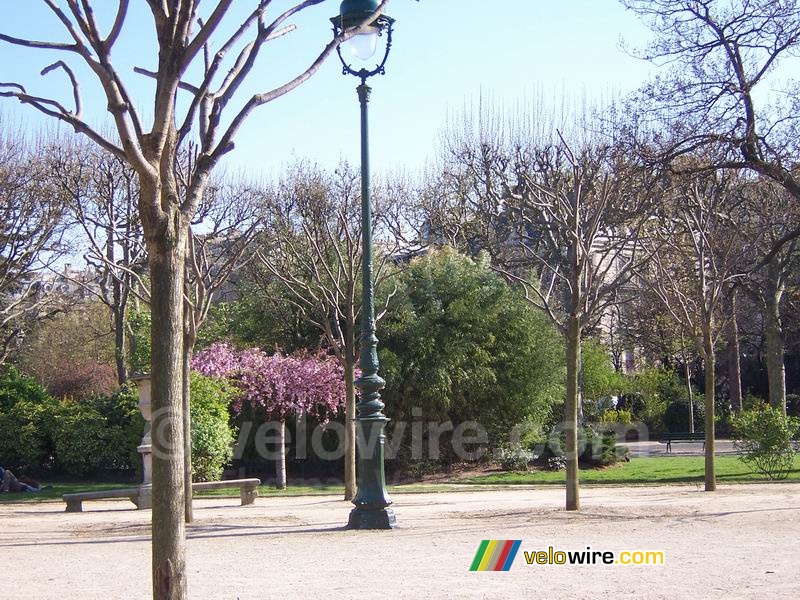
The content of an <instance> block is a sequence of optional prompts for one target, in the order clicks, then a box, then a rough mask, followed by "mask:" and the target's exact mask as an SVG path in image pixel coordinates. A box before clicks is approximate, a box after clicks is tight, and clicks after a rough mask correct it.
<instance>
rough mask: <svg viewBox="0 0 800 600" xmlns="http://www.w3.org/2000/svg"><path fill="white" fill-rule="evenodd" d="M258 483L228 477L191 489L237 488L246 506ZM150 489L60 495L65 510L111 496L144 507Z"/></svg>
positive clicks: (253, 497) (252, 499)
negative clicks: (64, 503) (65, 504)
mask: <svg viewBox="0 0 800 600" xmlns="http://www.w3.org/2000/svg"><path fill="white" fill-rule="evenodd" d="M259 485H261V480H260V479H255V478H254V479H229V480H227V481H204V482H202V483H193V484H192V490H193V491H195V492H204V491H208V490H220V489H225V488H239V490H240V494H241V499H242V506H246V505H248V504H253V503H254V502H255V500H256V497H257V496H258V486H259ZM151 489H152V488H151V486H149V485H146V486H140V487H135V488H125V489H120V490H105V491H99V492H75V493H74V494H64V495H63V496H62V497H63V499H64V502H66V503H67V512H82V511H83V503H84V502H86V501H89V500H107V499H111V498H128V499H129V500H130V501H131V502H133V503H134V504H135V505H136V507H137V508H139V509H145V508H150V507H151Z"/></svg>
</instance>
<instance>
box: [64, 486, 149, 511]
mask: <svg viewBox="0 0 800 600" xmlns="http://www.w3.org/2000/svg"><path fill="white" fill-rule="evenodd" d="M62 498H63V499H64V502H66V503H67V512H82V511H83V503H84V502H86V501H88V500H108V499H111V498H127V499H128V500H130V501H131V502H133V503H134V504H135V505H136V508H139V509H145V508H150V507H151V504H150V498H151V494H150V486H141V487H135V488H125V489H121V490H103V491H99V492H75V493H74V494H64V495H63V496H62Z"/></svg>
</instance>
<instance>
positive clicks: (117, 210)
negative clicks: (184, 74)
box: [48, 141, 149, 385]
mask: <svg viewBox="0 0 800 600" xmlns="http://www.w3.org/2000/svg"><path fill="white" fill-rule="evenodd" d="M48 165H49V170H48V172H49V177H50V178H51V179H52V181H53V184H54V186H55V187H56V188H57V189H59V190H60V191H61V192H62V194H63V195H64V196H65V202H66V204H67V206H69V209H70V213H71V214H72V217H73V219H74V220H75V222H76V224H77V226H78V229H79V230H80V232H81V234H82V236H81V237H82V238H83V239H84V240H85V242H86V246H84V247H85V248H86V251H85V252H84V254H83V258H84V260H85V261H86V263H87V264H88V265H89V266H90V267H91V268H93V269H94V270H95V271H96V273H97V277H96V278H95V279H93V280H92V281H91V282H89V283H88V285H87V284H86V283H83V282H80V281H75V282H74V283H76V284H78V285H81V286H82V287H83V288H84V289H85V290H86V291H87V292H89V293H91V294H92V295H94V296H96V297H97V298H98V299H99V300H100V301H101V302H102V303H103V304H105V305H106V307H108V310H109V311H110V313H111V318H112V328H113V331H114V348H115V351H114V356H115V362H116V369H117V380H118V382H119V384H120V385H122V384H123V383H125V382H126V381H127V379H128V339H127V338H128V322H127V310H128V303H129V301H130V298H131V295H132V294H134V293H136V290H146V289H147V288H146V286H145V285H143V282H142V279H141V275H142V273H143V271H144V270H145V269H146V265H147V253H146V249H145V245H144V239H143V237H142V227H141V223H140V221H139V212H138V201H139V186H138V182H137V179H136V173H135V172H134V170H133V169H132V168H131V167H130V166H129V165H128V163H127V162H125V161H123V160H121V159H120V158H118V157H116V156H114V155H112V154H109V153H107V152H105V151H104V150H102V149H100V148H98V147H97V146H94V145H91V144H90V143H88V142H86V141H84V142H83V143H73V144H70V143H68V142H66V141H61V142H59V143H57V144H56V145H54V146H53V147H51V148H50V151H49V157H48ZM137 283H139V284H140V285H136V284H137ZM143 293H144V294H147V295H149V293H148V292H147V291H145V292H143ZM145 299H146V298H145Z"/></svg>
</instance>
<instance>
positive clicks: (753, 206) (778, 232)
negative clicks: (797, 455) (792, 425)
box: [741, 181, 800, 411]
mask: <svg viewBox="0 0 800 600" xmlns="http://www.w3.org/2000/svg"><path fill="white" fill-rule="evenodd" d="M746 202H747V221H746V223H745V224H744V226H743V227H742V229H741V233H742V234H743V236H742V243H743V244H746V246H747V250H748V258H749V260H750V261H751V262H752V263H753V264H754V265H756V266H755V268H754V269H753V271H752V273H751V274H750V276H749V277H748V279H747V281H745V282H744V286H743V289H744V290H745V292H747V294H748V295H749V296H750V298H751V300H752V301H753V302H754V303H755V305H756V306H757V307H759V308H760V311H761V313H762V314H763V325H764V342H765V346H766V365H767V379H768V382H769V401H770V404H771V405H772V406H773V407H775V408H778V409H780V410H783V411H786V367H785V364H784V353H785V345H786V341H785V334H784V330H783V329H784V328H783V315H782V313H783V308H784V306H785V304H786V299H785V293H786V288H787V285H788V284H789V282H790V281H791V277H792V275H793V273H794V272H795V270H796V268H797V265H798V264H799V263H798V261H800V255H799V254H798V244H799V243H800V240H798V239H797V238H795V239H792V240H790V241H788V242H785V243H780V244H779V242H780V241H781V240H783V239H785V238H787V233H788V232H790V231H791V230H792V229H793V228H794V227H795V226H796V223H797V222H798V221H799V220H800V206H798V203H797V202H796V201H794V199H793V198H792V197H791V196H790V195H789V194H788V193H787V192H786V191H785V190H784V189H783V188H782V187H781V186H778V185H776V184H774V183H771V182H768V181H762V182H759V184H757V185H753V186H751V187H750V188H749V189H748V194H747V197H746Z"/></svg>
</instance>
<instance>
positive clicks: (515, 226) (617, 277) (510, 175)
mask: <svg viewBox="0 0 800 600" xmlns="http://www.w3.org/2000/svg"><path fill="white" fill-rule="evenodd" d="M482 133H483V132H479V135H478V137H477V138H475V137H473V136H467V137H465V138H463V139H461V140H460V141H459V142H458V143H455V144H451V145H450V148H449V160H447V161H446V169H447V171H446V177H445V179H446V180H448V181H450V186H449V190H450V195H451V197H452V199H453V200H452V202H450V206H449V207H448V209H447V210H445V211H440V215H444V216H443V217H440V218H441V219H442V221H443V222H445V223H447V229H446V231H447V232H449V233H447V234H446V237H447V238H451V239H453V240H456V241H457V242H460V245H461V246H462V247H465V249H467V251H470V252H475V251H477V250H479V249H485V250H487V251H488V252H489V253H490V255H491V256H492V262H493V265H494V268H495V269H496V270H498V271H499V272H501V273H502V274H504V275H505V276H506V277H507V278H508V279H509V280H510V281H512V282H515V283H517V284H518V285H520V286H521V287H522V288H523V289H524V292H525V297H526V298H527V299H528V300H529V301H530V302H531V303H533V304H534V305H535V306H537V307H539V308H541V309H542V310H543V311H545V313H546V314H547V315H549V317H550V319H551V320H552V321H553V323H554V324H555V325H556V327H557V328H558V329H559V331H560V332H561V333H562V335H563V336H564V339H565V340H566V365H567V390H566V402H565V413H564V428H565V430H566V431H565V433H566V453H567V491H566V508H567V510H579V509H580V490H579V485H578V451H577V449H578V431H577V430H578V423H579V410H580V387H581V386H580V370H581V341H582V338H583V336H584V334H585V332H586V331H588V330H590V329H593V328H595V327H597V326H598V325H601V322H602V321H603V319H604V317H605V316H607V315H608V314H609V312H608V311H609V308H610V307H611V306H612V305H613V304H614V303H615V302H617V301H619V300H620V299H621V297H622V296H624V295H625V292H624V290H625V287H626V286H627V285H628V282H629V280H630V277H631V274H632V271H633V268H634V267H635V266H636V265H638V264H639V263H640V262H641V261H642V260H643V259H644V255H643V252H642V247H641V245H640V243H639V241H638V235H639V232H640V230H641V228H642V227H643V226H644V224H645V223H646V221H647V218H648V216H649V215H650V214H651V205H652V202H651V201H650V200H649V196H648V195H647V194H645V193H644V191H645V190H646V189H647V187H648V176H647V174H646V173H645V172H644V171H642V170H640V169H638V168H636V166H635V165H633V164H629V163H627V162H626V161H625V159H624V158H623V157H622V156H621V155H620V154H619V153H618V151H617V148H616V147H615V146H614V145H612V144H602V143H590V144H585V145H584V146H583V147H582V148H581V150H580V151H578V152H574V151H573V150H572V149H571V148H570V146H569V145H568V144H567V143H566V142H565V141H564V140H563V139H561V140H560V142H559V143H555V144H535V143H528V144H525V143H516V144H513V143H508V142H505V141H504V140H503V139H502V136H500V137H494V136H491V135H488V136H483V135H482ZM445 189H446V190H447V189H448V188H445ZM448 214H449V215H451V216H450V217H448ZM452 215H455V216H456V218H457V220H456V222H453V220H452Z"/></svg>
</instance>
